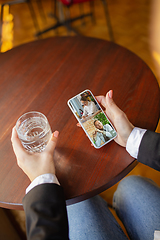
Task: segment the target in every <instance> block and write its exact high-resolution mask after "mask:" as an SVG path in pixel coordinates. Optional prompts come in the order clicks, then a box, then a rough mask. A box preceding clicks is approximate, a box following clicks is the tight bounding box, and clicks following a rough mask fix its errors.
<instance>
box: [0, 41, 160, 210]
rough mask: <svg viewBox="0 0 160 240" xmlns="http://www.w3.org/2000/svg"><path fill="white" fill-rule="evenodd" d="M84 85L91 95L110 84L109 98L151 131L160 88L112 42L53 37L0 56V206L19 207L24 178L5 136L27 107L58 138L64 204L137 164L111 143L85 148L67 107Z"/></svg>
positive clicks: (141, 64)
mask: <svg viewBox="0 0 160 240" xmlns="http://www.w3.org/2000/svg"><path fill="white" fill-rule="evenodd" d="M85 89H90V90H91V91H92V92H93V94H94V95H100V94H103V95H104V94H106V92H107V91H108V90H110V89H113V90H114V100H115V102H116V103H117V105H118V106H119V107H120V108H121V109H122V110H123V111H124V112H125V113H126V114H127V116H128V118H129V119H130V121H131V122H132V123H133V124H134V125H136V126H139V127H142V128H148V129H150V130H155V128H156V125H157V122H158V118H159V112H160V104H159V103H160V92H159V87H158V84H157V81H156V79H155V77H154V75H153V73H152V72H151V70H150V69H149V68H148V66H147V65H146V64H145V63H144V62H143V61H142V60H141V59H140V58H139V57H137V56H136V55H135V54H133V53H132V52H130V51H128V50H127V49H125V48H123V47H120V46H118V45H116V44H114V43H112V42H108V41H104V40H99V39H93V38H86V37H55V38H49V39H44V40H39V41H35V42H31V43H27V44H24V45H22V46H19V47H16V48H14V49H12V50H10V51H8V52H6V53H1V54H0V207H5V208H10V209H22V198H23V197H24V195H25V189H26V187H27V186H28V185H29V183H30V181H29V179H28V178H27V176H26V175H25V174H24V173H23V171H22V170H21V169H20V168H19V167H18V166H17V164H16V158H15V155H14V153H13V150H12V145H11V141H10V137H11V130H12V127H13V126H14V125H15V123H16V120H17V119H18V118H19V116H21V115H22V114H23V113H25V112H28V111H33V110H35V111H39V112H42V113H44V114H45V115H46V116H47V118H48V120H49V123H50V125H51V128H52V131H54V130H59V131H60V136H59V140H58V144H57V147H56V150H55V153H54V161H55V166H56V173H57V177H58V179H59V182H60V183H61V185H62V186H63V188H64V192H65V196H66V200H67V204H72V203H75V202H78V201H81V200H84V199H87V198H89V197H92V196H94V195H96V194H98V193H100V192H102V191H104V190H106V189H107V188H109V187H111V186H112V185H113V184H115V183H116V182H117V181H119V180H120V179H121V178H123V177H124V176H125V175H126V174H127V173H128V172H129V171H130V170H131V169H132V168H133V167H134V166H135V165H136V164H137V162H136V161H135V160H134V159H133V158H132V157H131V156H130V155H129V154H128V153H127V152H126V150H125V148H123V147H120V146H118V145H117V144H116V143H115V142H114V141H112V142H110V143H109V144H107V145H105V146H104V147H102V148H101V149H99V150H97V149H95V148H94V147H92V146H91V144H90V141H89V140H88V138H87V137H86V135H85V133H84V132H83V130H82V129H81V128H78V127H77V126H76V123H77V121H76V119H75V117H74V116H73V114H72V112H71V111H70V109H69V107H68V106H67V100H68V99H69V98H71V97H73V96H74V95H76V94H78V93H80V92H81V91H83V90H85Z"/></svg>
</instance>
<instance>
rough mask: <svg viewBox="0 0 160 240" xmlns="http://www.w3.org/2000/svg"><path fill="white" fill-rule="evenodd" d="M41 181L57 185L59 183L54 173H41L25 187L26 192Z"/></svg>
mask: <svg viewBox="0 0 160 240" xmlns="http://www.w3.org/2000/svg"><path fill="white" fill-rule="evenodd" d="M43 183H56V184H58V185H60V183H59V182H58V179H57V177H56V175H54V174H52V173H46V174H42V175H40V176H38V177H37V178H35V179H34V180H33V181H32V182H31V184H30V185H29V186H28V187H27V189H26V194H27V193H28V192H29V191H30V190H31V189H32V188H34V187H35V186H37V185H40V184H43Z"/></svg>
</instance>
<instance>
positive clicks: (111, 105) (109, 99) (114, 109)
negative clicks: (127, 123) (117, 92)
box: [106, 90, 122, 116]
mask: <svg viewBox="0 0 160 240" xmlns="http://www.w3.org/2000/svg"><path fill="white" fill-rule="evenodd" d="M107 111H109V112H110V114H111V115H112V116H116V115H117V114H119V113H121V112H122V111H121V109H120V108H119V107H118V106H117V105H116V104H115V102H114V100H113V90H110V91H109V92H107V94H106V112H107Z"/></svg>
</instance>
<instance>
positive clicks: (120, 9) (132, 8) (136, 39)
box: [1, 0, 160, 229]
mask: <svg viewBox="0 0 160 240" xmlns="http://www.w3.org/2000/svg"><path fill="white" fill-rule="evenodd" d="M107 2H108V7H109V14H110V19H111V24H112V29H113V33H114V39H115V43H117V44H119V45H122V46H124V47H126V48H127V49H129V50H131V51H132V52H134V53H135V54H137V55H138V56H139V57H140V58H142V59H143V60H144V61H145V62H146V63H147V65H148V66H149V67H150V68H151V70H152V71H153V73H154V74H155V76H156V77H157V72H156V69H155V67H154V64H153V61H152V57H151V53H150V42H149V26H150V25H149V24H150V11H151V0H141V1H139V0H134V1H128V0H114V1H113V0H107ZM33 4H34V9H35V11H36V16H37V19H38V23H39V25H40V28H41V30H43V29H44V28H45V27H48V26H50V25H51V24H53V23H55V20H54V19H53V18H52V17H50V16H51V13H52V12H53V10H52V4H51V1H50V0H43V1H42V4H43V9H44V11H45V17H46V21H44V19H43V18H42V16H41V14H40V13H41V11H39V9H38V8H37V1H34V0H33ZM88 8H89V5H88V4H85V11H87V10H88ZM71 10H72V11H71V14H72V16H75V15H76V14H77V13H78V12H79V8H78V6H76V7H73V8H72V9H71ZM10 13H11V16H10V19H11V20H12V16H13V31H12V32H11V33H7V34H8V35H7V34H6V32H5V31H4V36H3V37H4V42H3V45H2V48H1V51H6V49H7V48H11V47H15V46H18V45H20V44H23V43H26V42H29V41H34V40H37V39H36V38H35V37H34V35H35V33H36V30H35V28H34V24H33V21H32V19H31V15H30V12H29V9H28V6H27V5H26V4H25V3H23V4H18V5H14V6H12V7H11V8H10ZM95 16H96V23H95V24H93V23H92V21H91V19H90V18H87V19H86V21H85V22H86V24H85V25H82V24H81V21H77V23H75V24H74V26H75V27H76V28H77V29H78V30H79V32H81V34H83V35H85V36H90V37H95V38H101V39H105V40H110V38H109V33H108V28H107V25H106V19H105V15H104V11H103V5H102V2H101V1H100V0H95ZM6 31H7V30H6ZM8 31H9V30H8ZM67 34H68V32H67V31H66V29H65V28H64V27H61V28H59V29H58V30H56V31H53V30H52V31H50V32H48V33H46V34H44V35H43V36H42V38H46V37H51V36H56V35H60V36H66V35H67ZM71 35H74V34H71ZM157 81H158V82H159V83H160V79H158V77H157ZM157 131H158V132H159V133H160V125H159V127H158V128H157ZM122 161H123V159H122ZM130 174H136V175H142V176H146V177H149V178H151V179H153V180H154V181H155V182H157V183H158V184H159V185H160V177H159V173H158V172H157V171H155V170H152V169H150V168H149V167H146V166H144V165H142V164H138V165H137V167H136V168H135V169H134V170H133V171H132V172H131V173H130ZM116 187H117V184H116V185H115V186H113V187H112V188H110V189H108V190H107V191H105V192H103V193H102V194H101V196H103V198H104V199H106V200H107V202H109V203H111V202H112V196H113V193H114V191H115V190H116ZM13 213H14V214H15V216H16V218H17V221H18V222H20V225H21V227H22V229H25V227H24V213H23V212H18V211H13Z"/></svg>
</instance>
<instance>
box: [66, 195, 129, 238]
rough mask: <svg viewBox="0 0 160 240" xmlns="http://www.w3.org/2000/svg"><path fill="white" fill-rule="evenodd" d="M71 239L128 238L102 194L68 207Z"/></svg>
mask: <svg viewBox="0 0 160 240" xmlns="http://www.w3.org/2000/svg"><path fill="white" fill-rule="evenodd" d="M67 211H68V220H69V237H70V240H93V239H94V240H127V239H128V238H127V237H126V235H125V234H124V232H123V231H122V229H121V227H120V226H119V224H118V223H117V221H116V220H115V218H114V217H113V215H112V213H111V212H110V210H109V209H108V206H107V203H106V201H105V200H103V199H102V198H101V197H100V196H95V197H93V198H91V199H88V200H85V201H83V202H80V203H77V204H73V205H71V206H68V207H67Z"/></svg>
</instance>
